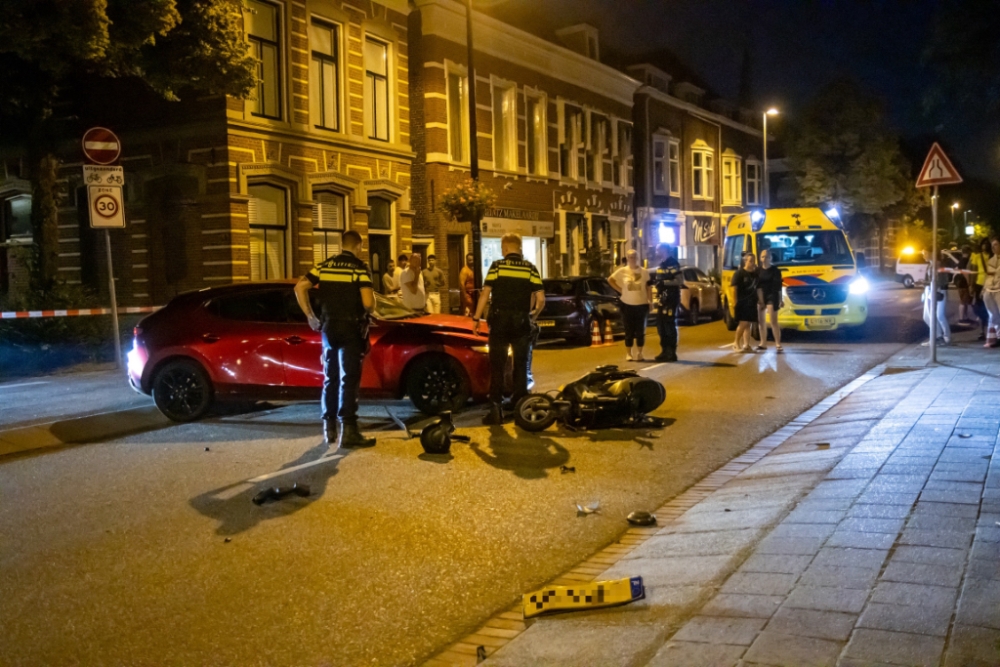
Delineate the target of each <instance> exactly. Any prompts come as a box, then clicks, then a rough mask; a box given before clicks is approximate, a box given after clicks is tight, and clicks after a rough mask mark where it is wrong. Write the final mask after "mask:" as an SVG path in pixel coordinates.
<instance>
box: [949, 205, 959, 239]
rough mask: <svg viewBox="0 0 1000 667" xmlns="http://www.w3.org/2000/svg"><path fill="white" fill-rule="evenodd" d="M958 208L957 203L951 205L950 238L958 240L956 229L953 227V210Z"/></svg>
mask: <svg viewBox="0 0 1000 667" xmlns="http://www.w3.org/2000/svg"><path fill="white" fill-rule="evenodd" d="M959 206H960V204H959V203H958V202H955V203H954V204H952V205H951V238H953V239H954V240H956V241H957V240H958V227H956V226H955V209H957V208H958V207H959Z"/></svg>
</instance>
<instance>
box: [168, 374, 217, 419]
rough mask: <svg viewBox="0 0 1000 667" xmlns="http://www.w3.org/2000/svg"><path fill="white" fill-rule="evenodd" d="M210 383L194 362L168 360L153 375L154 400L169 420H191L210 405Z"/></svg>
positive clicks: (199, 416)
mask: <svg viewBox="0 0 1000 667" xmlns="http://www.w3.org/2000/svg"><path fill="white" fill-rule="evenodd" d="M213 394H214V392H213V390H212V382H211V380H209V379H208V374H207V373H205V370H204V369H203V368H202V367H201V365H199V364H198V363H197V362H195V361H192V360H190V359H176V360H174V361H169V362H167V363H166V364H165V365H164V366H163V367H162V368H160V369H159V370H158V371H157V372H156V376H155V377H154V378H153V402H154V403H156V407H157V408H159V410H160V412H162V413H163V414H164V415H165V416H166V417H167V418H168V419H170V420H171V421H175V422H190V421H194V420H196V419H200V418H201V417H203V416H205V413H206V412H208V409H209V408H210V407H211V405H212V399H213Z"/></svg>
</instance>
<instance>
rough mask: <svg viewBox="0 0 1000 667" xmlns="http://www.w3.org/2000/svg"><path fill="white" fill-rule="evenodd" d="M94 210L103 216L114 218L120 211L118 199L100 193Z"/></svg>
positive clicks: (95, 201)
mask: <svg viewBox="0 0 1000 667" xmlns="http://www.w3.org/2000/svg"><path fill="white" fill-rule="evenodd" d="M94 211H95V212H96V213H97V215H99V216H101V217H102V218H109V219H110V218H113V217H115V214H116V213H118V200H117V199H115V198H114V197H112V196H111V195H100V196H98V197H97V199H95V200H94Z"/></svg>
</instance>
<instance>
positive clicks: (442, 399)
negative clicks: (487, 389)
mask: <svg viewBox="0 0 1000 667" xmlns="http://www.w3.org/2000/svg"><path fill="white" fill-rule="evenodd" d="M407 375H408V377H407V383H406V386H407V393H408V394H409V395H410V400H411V401H413V405H415V406H416V408H417V409H418V410H420V411H421V412H424V413H427V414H430V415H436V414H439V413H441V412H445V411H447V410H451V411H457V410H460V409H461V408H463V407H464V406H465V404H466V402H468V400H469V394H470V390H469V380H468V379H467V378H466V376H465V371H463V370H462V367H461V366H460V365H459V364H458V362H457V361H455V360H454V359H452V358H451V357H448V356H444V355H432V356H427V357H422V358H419V359H417V360H416V361H415V362H414V363H413V366H412V367H411V369H410V371H409V373H408V374H407Z"/></svg>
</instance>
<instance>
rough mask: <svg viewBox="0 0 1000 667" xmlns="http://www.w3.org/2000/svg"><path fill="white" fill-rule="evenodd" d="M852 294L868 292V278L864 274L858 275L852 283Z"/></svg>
mask: <svg viewBox="0 0 1000 667" xmlns="http://www.w3.org/2000/svg"><path fill="white" fill-rule="evenodd" d="M850 291H851V294H867V293H868V280H867V279H866V278H865V277H864V276H858V277H857V278H855V279H854V281H853V282H852V283H851V289H850Z"/></svg>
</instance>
